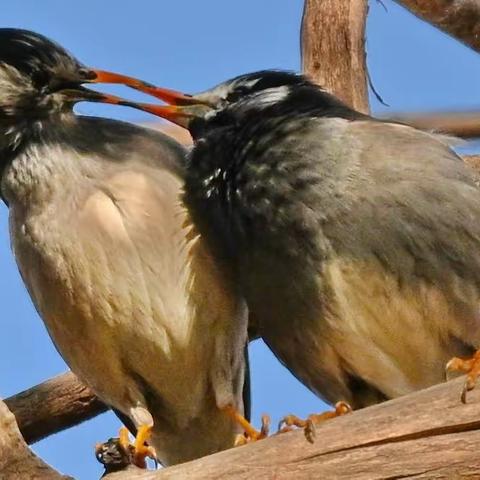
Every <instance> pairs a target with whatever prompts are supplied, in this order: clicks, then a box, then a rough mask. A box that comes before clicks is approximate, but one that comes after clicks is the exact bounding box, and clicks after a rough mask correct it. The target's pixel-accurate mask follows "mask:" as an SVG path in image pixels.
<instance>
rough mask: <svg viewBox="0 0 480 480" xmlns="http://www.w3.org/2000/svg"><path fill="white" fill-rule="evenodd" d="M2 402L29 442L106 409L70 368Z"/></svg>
mask: <svg viewBox="0 0 480 480" xmlns="http://www.w3.org/2000/svg"><path fill="white" fill-rule="evenodd" d="M5 403H6V404H7V406H8V408H9V409H10V410H11V411H12V412H13V414H14V415H15V418H16V420H17V423H18V426H19V428H20V431H21V432H22V435H23V438H24V439H25V441H26V442H27V443H30V444H31V443H34V442H37V441H38V440H41V439H42V438H44V437H46V436H48V435H52V434H54V433H57V432H59V431H61V430H65V429H67V428H70V427H73V426H75V425H77V424H79V423H81V422H83V421H85V420H88V419H90V418H92V417H95V416H96V415H98V414H100V413H103V412H105V411H106V410H108V407H107V406H106V405H105V404H104V403H103V402H101V401H100V400H99V399H98V398H97V397H96V396H95V395H94V394H93V392H92V391H91V390H90V389H89V388H87V387H85V385H83V384H82V383H80V381H79V380H78V379H77V377H76V376H75V375H74V374H73V373H71V372H68V373H64V374H63V375H59V376H58V377H55V378H52V379H50V380H47V381H46V382H44V383H41V384H40V385H36V386H35V387H32V388H29V389H28V390H25V391H24V392H21V393H19V394H17V395H14V396H13V397H10V398H7V399H6V400H5Z"/></svg>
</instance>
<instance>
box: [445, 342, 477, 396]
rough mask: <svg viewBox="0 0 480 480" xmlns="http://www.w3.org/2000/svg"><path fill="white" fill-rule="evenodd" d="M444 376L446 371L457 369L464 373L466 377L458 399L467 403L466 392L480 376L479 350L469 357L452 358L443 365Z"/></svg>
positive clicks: (473, 386) (472, 387)
mask: <svg viewBox="0 0 480 480" xmlns="http://www.w3.org/2000/svg"><path fill="white" fill-rule="evenodd" d="M445 371H446V376H447V379H448V373H449V372H452V371H457V372H461V373H466V374H467V378H466V380H465V383H464V385H463V388H462V393H461V395H460V400H461V402H462V403H467V393H468V392H470V391H471V390H473V389H474V388H475V385H476V383H477V378H478V377H479V376H480V350H479V351H477V352H475V354H474V355H473V356H472V357H471V358H458V357H454V358H452V359H451V360H450V361H449V362H448V363H447V365H446V367H445Z"/></svg>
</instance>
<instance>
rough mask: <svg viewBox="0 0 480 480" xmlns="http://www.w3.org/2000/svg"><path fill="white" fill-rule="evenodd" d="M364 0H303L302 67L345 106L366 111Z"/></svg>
mask: <svg viewBox="0 0 480 480" xmlns="http://www.w3.org/2000/svg"><path fill="white" fill-rule="evenodd" d="M366 16H367V0H305V6H304V11H303V19H302V33H301V50H302V69H303V71H304V72H305V74H306V75H308V76H309V77H310V78H311V79H312V80H313V81H315V82H316V83H318V84H319V85H321V86H322V87H324V88H325V89H327V90H328V91H330V92H332V93H334V94H335V95H336V96H338V97H339V98H340V99H342V100H343V101H344V102H345V103H347V104H348V105H350V106H352V107H354V108H355V109H357V110H359V111H361V112H364V113H366V112H368V111H369V108H368V90H367V75H366V66H365V48H364V46H365V20H366Z"/></svg>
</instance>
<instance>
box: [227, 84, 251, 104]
mask: <svg viewBox="0 0 480 480" xmlns="http://www.w3.org/2000/svg"><path fill="white" fill-rule="evenodd" d="M249 92H250V90H249V89H248V88H247V87H245V86H242V85H240V86H238V87H237V88H235V90H234V91H233V92H232V93H230V94H229V95H228V97H227V101H228V102H230V103H234V102H238V101H239V100H241V99H242V98H243V97H246V96H247V95H248V94H249Z"/></svg>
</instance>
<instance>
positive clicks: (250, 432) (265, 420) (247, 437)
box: [226, 408, 270, 447]
mask: <svg viewBox="0 0 480 480" xmlns="http://www.w3.org/2000/svg"><path fill="white" fill-rule="evenodd" d="M226 411H227V413H228V414H229V415H230V416H232V418H233V419H234V420H235V421H236V422H237V423H239V424H240V425H241V426H242V427H243V428H244V432H243V434H238V435H237V436H236V437H235V442H234V446H235V447H239V446H241V445H246V444H247V443H252V442H256V441H258V440H263V439H264V438H267V437H268V434H269V432H270V417H269V416H268V415H262V426H261V428H260V431H258V430H256V429H255V428H254V427H253V426H252V425H251V424H250V422H248V421H247V420H246V419H245V418H244V417H243V416H242V415H240V414H239V413H238V412H237V411H236V410H235V409H233V408H228V409H226Z"/></svg>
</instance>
